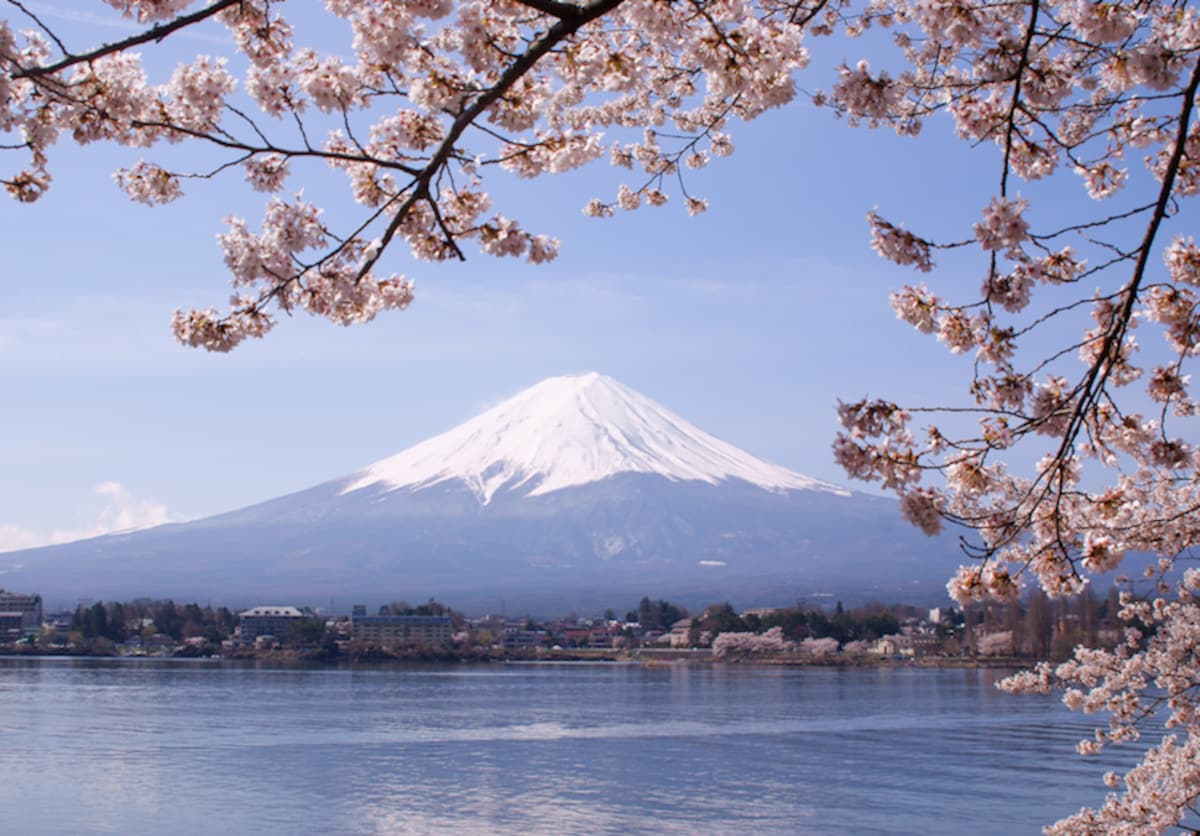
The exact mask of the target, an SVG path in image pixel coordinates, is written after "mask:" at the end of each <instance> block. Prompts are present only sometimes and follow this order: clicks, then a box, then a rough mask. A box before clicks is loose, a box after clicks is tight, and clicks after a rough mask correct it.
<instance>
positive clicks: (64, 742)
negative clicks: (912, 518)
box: [0, 659, 1116, 834]
mask: <svg viewBox="0 0 1200 836" xmlns="http://www.w3.org/2000/svg"><path fill="white" fill-rule="evenodd" d="M998 676H999V674H998V673H996V672H993V671H976V670H944V671H939V670H917V669H907V668H892V669H854V670H835V669H799V668H775V667H763V668H756V667H750V666H730V667H721V666H716V667H706V666H692V667H686V666H669V667H665V668H647V667H641V666H637V665H618V664H574V665H571V664H554V665H549V664H547V665H533V664H529V665H523V664H507V665H505V664H497V665H490V666H466V665H462V666H446V667H426V666H422V667H393V668H355V669H348V668H303V669H296V668H285V669H280V668H267V667H255V666H252V665H245V664H241V665H239V664H232V663H221V662H201V661H194V662H193V661H187V662H184V661H174V660H71V659H0V776H2V777H0V810H2V811H3V819H4V822H5V832H12V833H24V834H43V833H63V834H74V833H122V834H142V833H145V834H155V833H173V834H191V833H202V832H203V833H231V834H232V833H289V834H290V833H389V834H390V833H401V834H402V833H453V834H459V833H462V834H470V833H522V834H525V833H546V834H575V833H580V834H585V833H586V834H617V833H621V834H625V833H680V834H693V833H714V834H725V833H729V834H745V833H787V834H793V833H797V834H803V833H816V834H825V833H833V834H842V833H845V834H849V833H854V834H885V833H886V834H897V833H948V834H950V833H995V834H1017V833H1036V832H1039V830H1040V827H1041V826H1042V825H1043V824H1045V823H1047V822H1049V821H1052V820H1054V819H1057V818H1060V817H1062V816H1064V815H1067V814H1070V813H1072V812H1074V811H1075V810H1077V809H1078V808H1079V807H1080V806H1081V805H1083V804H1085V803H1086V804H1089V805H1091V804H1096V803H1099V802H1101V801H1102V800H1103V798H1104V792H1105V790H1104V788H1103V786H1102V785H1101V783H1100V780H1099V778H1100V775H1101V774H1102V773H1103V772H1104V770H1105V769H1107V768H1112V767H1113V766H1114V765H1116V764H1114V763H1113V762H1112V761H1111V760H1108V759H1107V758H1105V759H1101V760H1097V759H1087V760H1085V759H1083V758H1080V757H1078V756H1076V755H1074V754H1073V746H1074V744H1075V741H1076V740H1078V739H1079V738H1080V737H1081V736H1083V735H1085V734H1087V733H1088V730H1089V729H1090V726H1089V725H1088V724H1087V723H1086V722H1084V718H1081V717H1080V716H1078V715H1073V714H1071V713H1069V712H1067V711H1066V710H1065V709H1064V708H1063V707H1062V706H1061V705H1060V704H1059V703H1058V702H1057V700H1056V699H1054V698H1040V697H1013V696H1009V695H1006V694H1003V693H1000V692H998V691H996V690H995V688H993V687H992V684H993V682H994V681H995V680H996V679H997V678H998Z"/></svg>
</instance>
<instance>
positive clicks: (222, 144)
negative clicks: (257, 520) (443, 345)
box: [0, 0, 808, 351]
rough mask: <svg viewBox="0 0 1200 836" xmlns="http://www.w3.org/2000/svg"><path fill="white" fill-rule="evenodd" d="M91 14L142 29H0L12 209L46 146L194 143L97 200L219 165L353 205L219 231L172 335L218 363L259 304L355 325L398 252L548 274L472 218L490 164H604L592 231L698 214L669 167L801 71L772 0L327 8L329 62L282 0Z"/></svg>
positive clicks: (486, 207)
mask: <svg viewBox="0 0 1200 836" xmlns="http://www.w3.org/2000/svg"><path fill="white" fill-rule="evenodd" d="M103 2H106V3H107V4H108V5H109V6H111V7H112V8H113V9H115V10H117V12H119V13H120V14H122V15H123V16H125V17H127V18H130V19H132V20H133V21H135V22H138V23H143V24H147V25H150V24H153V26H151V27H150V28H147V29H146V30H145V32H143V33H141V34H139V35H136V36H132V37H130V38H128V39H126V40H125V41H121V42H118V43H116V44H113V45H108V46H103V47H97V48H94V49H92V50H90V51H85V50H79V51H75V50H73V49H70V48H68V46H67V45H65V44H64V43H63V42H62V40H60V39H59V38H58V37H57V36H55V35H54V33H52V32H50V31H49V30H48V29H46V28H45V27H44V25H43V24H42V22H41V21H39V20H37V19H36V18H32V16H30V19H29V20H28V21H27V22H29V23H31V24H33V25H32V26H31V27H29V28H28V29H25V30H18V28H17V26H16V25H14V24H15V21H14V24H10V23H7V22H0V145H2V147H3V149H7V150H8V151H10V152H15V153H16V154H17V155H18V156H19V155H22V154H23V155H24V157H25V162H26V164H25V166H24V167H23V168H22V169H21V170H19V171H16V172H15V173H13V174H11V175H6V174H0V182H2V183H3V185H4V187H5V189H6V190H7V191H8V192H9V194H11V195H12V196H13V197H14V198H16V199H17V200H21V201H34V200H37V199H38V198H39V197H40V196H41V195H42V194H43V193H44V192H45V190H46V189H47V188H49V187H50V184H51V172H52V165H51V159H50V158H51V153H52V149H53V146H54V145H55V143H56V142H58V141H60V140H62V139H64V138H68V137H69V138H71V139H74V140H75V141H77V142H80V143H87V142H93V141H98V140H108V141H112V142H117V143H120V144H124V145H128V146H133V147H137V148H151V147H152V146H154V145H156V144H158V143H160V142H164V141H165V142H168V143H179V142H194V143H197V144H200V145H206V146H208V147H209V148H210V149H215V150H216V151H217V152H218V153H220V154H224V155H225V156H226V160H225V162H223V163H221V164H220V165H219V166H217V167H215V168H214V169H212V170H209V171H203V172H186V171H181V170H176V169H174V168H172V167H170V166H167V165H165V164H162V163H159V162H156V161H153V160H142V161H140V162H138V163H137V164H136V165H134V166H131V167H129V168H126V169H122V170H120V171H118V172H117V173H116V175H115V179H116V182H117V183H118V185H119V186H120V187H121V188H122V189H124V190H125V192H126V193H127V194H128V195H129V196H130V197H131V198H132V199H134V200H137V201H139V202H143V203H147V204H152V205H153V204H161V203H166V202H169V201H172V200H176V199H179V198H180V197H182V196H183V194H184V184H185V183H186V182H187V180H188V179H189V178H191V177H215V176H218V175H221V174H223V173H224V172H226V171H228V170H231V169H236V170H241V171H242V172H243V174H244V176H245V178H246V180H247V182H249V184H250V185H251V186H252V187H253V188H254V189H256V190H259V191H263V192H267V193H270V194H273V195H279V194H280V193H281V192H282V191H283V190H284V189H285V188H286V187H287V182H288V180H289V178H290V177H295V176H299V174H300V167H301V166H302V165H306V164H310V163H312V162H321V163H324V164H327V165H328V166H331V167H332V168H334V169H336V170H339V171H341V172H342V173H343V174H344V175H345V177H346V180H347V183H348V186H349V190H350V193H351V195H352V196H353V198H354V200H355V201H356V202H357V203H358V204H359V205H360V206H361V207H362V210H363V214H362V216H361V219H360V222H359V224H358V225H357V226H354V227H351V228H350V229H347V230H335V229H331V228H328V227H327V226H325V224H324V222H323V221H322V220H321V213H320V211H319V209H317V208H316V207H311V206H308V205H306V204H304V203H302V202H301V201H300V200H299V199H298V198H297V199H296V200H295V201H291V202H289V201H286V200H284V199H283V198H281V197H273V198H272V199H271V201H270V202H269V203H268V205H267V208H266V211H265V213H264V217H263V218H262V222H261V224H260V226H259V228H258V229H257V231H251V227H250V225H249V224H248V223H247V222H246V221H245V220H244V219H238V218H234V219H230V221H229V223H230V231H229V232H228V233H226V234H225V235H223V236H221V246H222V248H223V249H224V251H225V257H226V263H227V264H228V265H229V267H230V270H231V273H232V277H233V284H234V291H235V294H234V297H233V299H232V300H231V303H230V307H229V308H228V309H227V310H226V311H224V312H220V311H217V310H216V309H206V310H198V311H187V312H185V311H179V312H177V314H176V316H175V319H174V328H175V333H176V335H177V337H178V338H179V339H180V340H181V341H182V342H184V343H186V344H190V345H197V346H202V347H205V348H208V349H211V350H218V351H224V350H228V349H230V348H232V347H233V346H235V345H237V344H238V343H239V342H240V341H241V340H243V339H245V338H246V337H258V336H262V335H263V334H265V333H266V332H268V331H269V330H270V329H271V327H272V326H273V324H274V321H275V320H274V315H273V311H277V310H283V311H292V310H295V309H302V310H306V311H308V312H310V313H313V314H316V315H319V316H324V317H328V318H330V319H333V320H334V321H336V322H340V323H353V322H363V321H366V320H369V319H371V318H372V317H373V316H375V315H376V314H377V313H378V312H379V311H382V310H385V309H394V308H403V307H405V306H407V305H408V304H409V303H410V301H411V299H412V284H411V282H410V281H408V280H407V279H405V278H404V277H402V276H399V275H394V274H393V275H387V276H382V277H377V276H376V271H377V268H378V266H379V264H380V261H381V260H382V259H384V257H385V255H386V254H387V253H388V252H389V250H390V249H391V247H392V245H393V244H394V243H397V242H401V241H402V242H403V243H405V244H407V245H408V248H409V250H410V252H411V254H412V255H413V256H414V257H415V258H417V259H420V260H445V259H462V258H464V257H465V253H464V248H465V247H466V246H467V244H468V243H473V245H474V246H476V247H478V249H479V250H480V251H481V252H483V253H485V254H487V255H491V256H495V257H518V258H524V259H526V260H527V261H529V262H530V263H532V264H540V263H544V262H547V261H550V260H552V259H553V258H554V257H555V256H556V255H557V253H558V242H557V241H556V240H555V239H554V238H553V237H551V236H549V235H546V234H540V233H536V232H531V231H528V230H526V229H525V228H524V227H523V226H522V224H521V223H520V221H519V220H518V219H515V218H511V217H508V216H506V215H504V214H502V213H500V212H496V211H495V210H493V209H492V207H491V199H490V197H489V195H488V193H487V189H486V186H485V172H487V171H488V169H489V167H499V168H502V169H506V170H508V171H510V172H513V173H515V174H516V175H518V176H520V177H539V176H543V175H546V174H556V173H561V172H565V171H570V170H572V169H575V168H578V167H579V166H582V165H585V164H587V163H590V162H592V161H595V160H598V159H601V158H604V157H608V158H609V159H610V160H611V161H612V162H613V163H614V164H615V165H618V166H620V167H623V168H626V169H628V170H630V171H631V172H635V173H636V174H637V175H640V180H637V181H636V182H634V183H633V184H632V185H623V186H622V187H621V188H620V189H619V190H618V192H617V196H616V199H615V200H612V201H607V200H603V199H599V198H597V199H594V200H592V201H590V202H589V203H587V204H586V206H585V211H586V212H587V213H588V214H590V215H595V216H601V217H603V216H606V215H610V214H612V213H613V212H614V211H615V210H616V209H621V210H633V209H636V208H638V207H640V206H643V205H650V206H661V205H663V204H665V203H667V202H668V200H669V194H668V193H669V191H670V190H671V189H672V188H677V189H678V190H679V191H680V192H681V193H682V206H683V208H684V209H686V211H687V212H688V213H689V214H692V215H696V214H699V213H701V212H703V211H704V210H705V209H706V208H707V207H708V201H707V200H706V199H704V198H702V197H699V196H696V195H692V194H689V193H688V192H687V189H686V185H685V181H684V179H683V176H682V175H683V172H684V171H685V170H688V169H697V168H702V167H704V166H706V165H707V164H708V163H709V161H710V160H711V159H712V158H714V157H724V156H728V155H729V154H731V153H732V152H733V143H732V141H731V139H730V138H729V136H728V134H727V133H726V131H725V126H726V124H727V123H728V122H729V120H731V119H735V118H739V119H750V118H754V117H755V116H758V115H759V114H761V113H763V112H764V111H766V110H768V109H770V108H773V107H777V106H779V105H782V104H785V103H787V102H789V101H791V100H792V99H793V97H794V96H795V94H796V89H795V82H794V79H793V74H794V72H795V71H796V70H798V69H800V68H802V67H803V66H804V65H805V64H806V63H807V61H808V54H807V52H806V50H805V49H804V47H803V45H802V41H803V38H804V34H805V33H804V28H803V27H802V26H797V25H796V24H795V21H794V14H795V11H796V9H797V8H798V7H797V6H794V5H793V4H788V3H780V2H778V0H765V2H754V3H746V2H741V0H718V1H717V2H714V1H713V0H702V2H696V3H684V4H673V3H661V2H656V0H592V2H583V3H575V2H560V0H537V1H536V2H534V0H464V1H463V2H449V0H426V2H411V0H354V2H350V0H327V2H326V4H325V6H326V10H327V12H328V13H329V14H330V15H331V16H333V17H335V18H338V19H340V20H341V22H342V25H344V26H346V27H348V29H349V30H350V32H351V35H352V38H353V57H352V58H350V59H349V60H347V59H345V58H342V57H338V56H327V55H323V54H321V53H319V52H318V51H316V50H314V49H311V48H307V47H305V46H303V45H302V44H297V43H296V42H295V33H294V30H293V28H292V26H291V25H290V24H289V22H288V20H287V18H286V16H285V14H286V8H287V7H288V6H289V4H287V3H284V2H283V0H211V2H209V3H208V4H207V5H205V4H203V3H200V2H187V1H186V0H103ZM210 19H212V20H217V21H219V22H220V23H222V24H223V25H224V26H225V27H226V29H227V30H228V32H229V34H230V38H231V54H230V55H228V56H221V57H212V56H208V55H201V56H198V57H197V58H196V59H195V60H193V61H192V62H190V63H186V64H181V65H180V66H179V67H178V68H177V69H176V70H175V71H174V72H173V73H172V74H170V75H169V77H167V78H165V79H163V80H161V81H159V82H155V81H154V80H152V79H151V78H150V77H149V74H148V72H147V70H146V69H145V67H144V65H143V62H142V58H141V54H140V52H139V50H142V49H152V48H156V47H157V45H158V44H159V43H160V42H162V41H164V40H166V39H167V38H169V36H170V35H171V34H173V33H174V32H176V31H180V30H182V29H185V28H186V27H188V26H193V25H196V24H198V23H200V22H202V21H205V20H210ZM235 65H236V66H245V70H244V72H242V73H241V74H240V77H239V76H235V74H234V72H233V71H232V70H231V67H233V66H235ZM256 111H257V112H256ZM631 129H632V130H631ZM639 133H640V139H630V137H635V136H637V135H638V134H639ZM4 137H7V138H8V139H9V140H11V141H7V142H4V141H2V138H4ZM622 137H625V138H624V139H622ZM300 216H304V217H305V218H306V219H307V220H305V221H304V222H303V223H301V224H299V225H297V224H296V223H295V221H296V220H297V218H299V217H300Z"/></svg>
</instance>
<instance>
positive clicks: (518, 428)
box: [341, 372, 849, 505]
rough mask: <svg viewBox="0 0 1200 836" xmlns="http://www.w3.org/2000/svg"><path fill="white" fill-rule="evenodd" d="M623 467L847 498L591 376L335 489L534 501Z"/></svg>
mask: <svg viewBox="0 0 1200 836" xmlns="http://www.w3.org/2000/svg"><path fill="white" fill-rule="evenodd" d="M624 473H642V474H654V475H658V476H663V477H665V478H667V479H669V480H671V481H676V482H677V481H700V482H706V483H708V484H710V485H715V484H718V483H720V482H723V481H726V480H730V479H738V480H742V481H744V482H748V483H750V484H752V485H757V486H758V487H760V488H763V489H764V490H768V491H773V492H780V491H788V490H815V491H822V492H828V493H832V494H837V495H839V496H848V495H849V492H848V491H846V490H844V489H842V488H839V487H837V486H835V485H831V484H829V483H826V482H821V481H818V480H816V479H812V478H809V477H808V476H803V475H801V474H799V473H795V472H793V471H791V470H788V469H786V468H783V467H779V466H778V465H774V464H771V463H770V462H767V461H764V460H762V459H760V458H758V457H756V456H752V455H750V454H749V453H746V452H745V451H743V450H740V449H738V448H737V447H734V446H733V445H731V444H727V443H726V442H724V441H721V440H720V439H719V438H716V437H714V436H712V435H709V434H708V433H706V432H704V431H703V430H701V429H700V428H699V427H696V426H695V425H693V424H691V423H689V422H688V421H685V420H684V419H683V418H681V417H679V416H678V415H676V414H674V413H673V412H671V411H669V410H667V409H666V408H664V407H662V406H661V405H659V404H657V403H655V402H654V401H652V400H650V399H649V398H647V397H646V396H645V395H642V394H640V393H638V392H635V391H633V390H632V389H629V388H628V387H626V386H624V385H622V384H621V383H619V382H617V381H616V380H613V379H612V378H611V377H607V376H605V375H602V374H598V373H596V372H591V373H589V374H584V375H576V376H565V377H552V378H548V379H546V380H543V381H542V382H541V383H538V384H535V385H534V386H531V387H530V388H528V389H526V390H525V391H523V392H521V393H520V394H518V395H515V396H514V397H512V398H509V399H508V400H506V401H504V402H503V403H501V404H499V405H498V406H495V407H493V408H492V409H489V410H487V411H486V412H484V413H482V414H481V415H478V416H476V417H475V418H472V419H471V420H469V421H467V422H465V423H463V424H460V425H459V426H457V427H455V428H454V429H452V430H450V431H449V432H445V433H442V434H441V435H438V436H434V437H433V438H430V439H428V440H426V441H423V442H421V443H420V444H417V445H416V446H414V447H410V448H409V449H407V450H405V451H403V452H402V453H398V454H397V455H394V456H391V457H389V458H386V459H383V460H382V461H379V462H376V463H375V464H372V465H369V466H368V467H366V468H364V469H363V470H361V471H359V472H358V473H356V474H354V475H353V476H352V477H350V479H349V481H348V482H347V483H346V485H345V486H344V487H343V488H342V491H341V493H342V494H343V495H344V494H348V493H352V492H354V491H358V490H361V489H363V488H367V487H371V486H378V487H382V488H383V489H384V490H396V489H399V488H409V489H413V490H420V489H423V488H427V487H430V486H433V485H436V484H439V483H443V482H448V481H461V482H464V483H465V484H466V485H467V486H468V487H469V488H470V490H471V491H472V492H473V493H474V494H475V496H476V497H477V498H478V499H479V501H480V502H481V503H482V504H484V505H486V504H488V503H489V502H491V500H492V497H494V496H495V495H496V493H497V492H498V491H500V490H502V489H504V490H522V492H523V494H524V495H525V496H529V497H534V496H541V495H545V494H549V493H551V492H553V491H557V490H561V489H563V488H568V487H574V486H579V485H586V484H590V483H592V482H599V481H601V480H603V479H607V478H609V477H612V476H616V475H618V474H624Z"/></svg>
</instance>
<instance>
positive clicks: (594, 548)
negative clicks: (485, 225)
mask: <svg viewBox="0 0 1200 836" xmlns="http://www.w3.org/2000/svg"><path fill="white" fill-rule="evenodd" d="M510 433H511V435H510ZM413 451H416V452H415V453H414V452H413ZM690 477H695V478H690ZM959 562H960V555H959V554H958V551H957V549H956V548H955V546H954V544H953V543H952V541H951V538H949V537H944V538H941V539H939V540H929V539H926V538H925V537H924V536H923V535H921V534H920V533H919V532H917V531H916V530H915V529H913V528H912V527H911V526H908V525H907V524H905V523H903V522H902V521H901V520H900V517H899V513H898V510H897V507H896V503H895V502H894V501H892V500H890V499H886V498H881V497H871V496H867V495H864V494H859V493H853V492H850V491H847V490H845V489H843V488H839V487H837V486H834V485H830V484H828V483H824V482H820V481H819V480H815V479H811V478H809V477H806V476H803V475H801V474H798V473H794V472H793V471H790V470H787V469H786V468H782V467H779V466H778V465H773V464H771V463H769V462H766V461H765V460H763V459H759V458H757V457H755V456H752V455H751V454H749V453H746V452H744V451H742V450H740V449H738V448H736V447H733V446H732V445H729V444H727V443H726V442H723V441H721V440H720V439H717V438H715V437H714V436H711V435H709V434H708V433H706V432H704V431H703V430H700V429H699V428H698V427H695V426H694V425H692V424H690V423H689V422H687V421H686V420H685V419H683V418H681V417H680V416H677V415H675V414H674V413H671V412H669V411H668V410H666V409H665V408H663V407H661V406H659V405H658V404H656V403H654V402H653V401H651V400H650V399H649V398H647V397H645V396H643V395H640V394H638V393H636V392H634V391H633V390H631V389H628V388H626V387H624V386H622V385H621V384H619V383H617V382H616V381H613V380H612V379H611V378H605V377H604V376H603V375H598V374H589V375H582V376H570V377H560V378H550V379H548V380H547V381H542V382H541V383H539V384H535V385H534V386H532V387H530V388H529V389H526V390H525V391H524V392H522V393H518V395H516V396H514V397H513V398H509V399H507V400H505V401H503V402H501V403H500V404H498V405H497V406H495V407H493V408H492V409H490V410H486V411H484V412H483V413H481V415H479V416H476V418H473V419H471V420H469V421H466V422H464V423H463V424H460V425H459V426H458V427H455V428H453V429H451V430H449V431H447V432H446V433H442V434H441V435H438V436H434V437H433V438H431V439H428V440H427V441H425V442H421V443H420V444H417V445H414V446H413V447H410V448H408V450H406V451H402V452H401V453H399V454H396V455H395V456H392V457H389V458H387V459H383V460H380V461H379V462H376V463H375V464H374V465H368V466H367V467H366V468H363V469H360V470H358V471H356V472H354V473H352V474H350V475H348V476H345V477H341V478H335V479H332V480H329V481H326V482H323V483H321V484H318V485H315V486H313V487H310V488H307V489H304V490H301V491H297V492H295V493H291V494H287V495H285V496H281V497H275V498H273V499H268V500H265V501H263V502H259V503H256V504H253V505H250V506H246V507H244V508H240V509H235V510H233V511H229V512H225V513H223V514H219V515H216V516H212V517H208V518H205V519H201V520H196V521H193V522H189V523H175V524H170V525H166V526H160V527H156V528H151V529H146V530H142V531H136V532H132V533H123V534H119V535H111V536H106V537H100V538H95V539H91V540H84V541H78V542H75V543H69V544H63V545H58V546H48V547H43V548H40V549H33V550H26V551H22V552H10V553H7V554H4V555H0V580H3V583H4V585H5V586H6V587H9V588H22V589H28V590H33V591H40V592H42V594H43V595H44V596H45V597H46V598H47V600H61V598H62V597H66V598H68V599H69V598H74V597H80V596H86V597H90V598H106V599H110V600H112V599H121V598H128V597H135V596H140V595H149V596H160V597H174V598H177V599H179V598H183V599H185V600H196V599H199V600H213V599H215V600H226V601H230V600H233V599H236V600H237V601H239V602H240V603H245V604H247V605H252V604H254V603H263V602H264V601H280V600H285V599H286V600H288V601H291V602H299V603H325V602H327V601H328V600H329V599H330V598H331V597H334V598H337V599H339V600H342V601H345V600H347V599H350V600H356V601H363V600H365V601H367V602H377V603H382V602H383V601H382V600H378V599H383V600H392V599H407V600H423V599H425V598H427V597H430V596H435V597H438V598H440V599H442V600H445V601H447V602H449V603H452V604H454V605H456V606H459V607H468V608H470V607H477V608H489V607H494V606H495V605H496V603H498V602H499V601H501V600H504V601H507V603H508V605H510V606H513V607H526V608H528V609H529V610H530V611H535V610H537V611H540V612H547V613H549V612H555V611H558V612H562V611H567V610H569V609H572V608H577V609H580V610H583V609H585V608H593V607H596V606H601V607H604V606H612V605H614V604H615V605H623V604H622V603H621V602H623V601H625V600H627V599H632V600H637V599H638V598H640V597H641V596H642V595H652V596H657V597H672V598H673V599H679V600H681V601H682V602H683V603H685V604H689V605H694V604H702V603H711V602H712V601H713V600H726V599H730V598H734V597H736V598H737V600H738V602H739V604H742V605H772V604H784V603H791V602H794V601H795V600H796V599H797V598H805V597H808V596H812V595H818V594H819V595H837V596H838V597H841V598H843V599H845V600H846V601H848V602H849V601H862V600H867V599H883V600H891V601H906V602H913V603H920V602H923V601H929V602H940V601H942V600H944V599H945V579H946V578H947V577H948V576H949V574H950V573H951V572H952V571H953V569H954V567H955V566H957V564H958V563H959ZM56 596H58V597H57V598H56ZM705 599H707V600H705ZM489 602H490V603H489Z"/></svg>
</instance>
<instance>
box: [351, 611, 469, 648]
mask: <svg viewBox="0 0 1200 836" xmlns="http://www.w3.org/2000/svg"><path fill="white" fill-rule="evenodd" d="M355 613H356V614H355V615H354V617H353V618H352V619H351V628H350V636H351V638H352V639H353V640H354V641H356V642H363V643H365V644H371V645H378V646H379V647H387V646H389V645H401V644H407V645H447V644H450V641H451V638H452V633H453V628H452V627H451V625H450V617H449V616H446V615H358V614H357V609H356V610H355Z"/></svg>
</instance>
